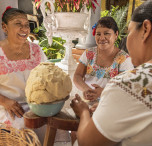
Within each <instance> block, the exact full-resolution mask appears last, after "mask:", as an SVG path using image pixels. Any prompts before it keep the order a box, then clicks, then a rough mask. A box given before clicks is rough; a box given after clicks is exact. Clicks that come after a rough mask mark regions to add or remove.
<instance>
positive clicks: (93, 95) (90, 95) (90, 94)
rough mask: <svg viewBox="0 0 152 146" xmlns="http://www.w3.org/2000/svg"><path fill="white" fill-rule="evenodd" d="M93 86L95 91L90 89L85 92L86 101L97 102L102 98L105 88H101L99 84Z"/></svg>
mask: <svg viewBox="0 0 152 146" xmlns="http://www.w3.org/2000/svg"><path fill="white" fill-rule="evenodd" d="M92 86H93V87H94V88H95V89H88V90H86V91H84V92H83V96H84V98H85V99H86V100H90V101H94V100H96V99H97V98H98V97H100V95H101V93H102V91H103V88H101V87H100V86H99V85H97V84H92Z"/></svg>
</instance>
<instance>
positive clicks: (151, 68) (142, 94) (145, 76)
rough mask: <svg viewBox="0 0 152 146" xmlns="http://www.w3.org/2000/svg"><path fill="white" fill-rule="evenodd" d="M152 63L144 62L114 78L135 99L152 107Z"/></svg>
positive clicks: (115, 82) (113, 80) (113, 81)
mask: <svg viewBox="0 0 152 146" xmlns="http://www.w3.org/2000/svg"><path fill="white" fill-rule="evenodd" d="M151 81H152V65H150V64H143V65H141V66H139V67H138V68H136V69H134V70H132V71H127V72H123V73H121V74H120V75H118V76H116V77H114V78H112V79H111V80H110V82H109V83H114V84H116V85H117V86H119V87H120V88H121V89H123V90H124V91H126V92H127V93H128V94H130V95H131V96H132V97H134V98H135V99H137V100H139V101H140V102H142V103H143V104H145V105H146V106H147V107H148V108H150V109H152V82H151Z"/></svg>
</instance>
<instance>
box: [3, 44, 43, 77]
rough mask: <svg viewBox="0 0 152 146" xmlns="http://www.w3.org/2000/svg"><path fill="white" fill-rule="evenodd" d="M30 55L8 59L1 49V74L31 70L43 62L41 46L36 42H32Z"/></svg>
mask: <svg viewBox="0 0 152 146" xmlns="http://www.w3.org/2000/svg"><path fill="white" fill-rule="evenodd" d="M29 45H30V57H29V59H23V60H13V61H12V60H8V58H7V57H6V56H5V54H2V53H3V50H2V49H1V50H0V51H1V52H2V53H1V56H0V75H5V74H8V73H12V72H18V71H25V70H31V69H33V68H34V67H36V66H37V65H38V64H39V63H40V62H41V52H40V47H39V46H38V45H36V44H34V43H30V42H29Z"/></svg>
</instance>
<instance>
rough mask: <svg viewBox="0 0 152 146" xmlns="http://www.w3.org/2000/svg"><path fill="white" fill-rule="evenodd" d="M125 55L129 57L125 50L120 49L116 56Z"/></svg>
mask: <svg viewBox="0 0 152 146" xmlns="http://www.w3.org/2000/svg"><path fill="white" fill-rule="evenodd" d="M122 55H123V56H126V57H129V54H128V53H127V52H125V51H124V50H120V51H119V52H118V53H117V56H122Z"/></svg>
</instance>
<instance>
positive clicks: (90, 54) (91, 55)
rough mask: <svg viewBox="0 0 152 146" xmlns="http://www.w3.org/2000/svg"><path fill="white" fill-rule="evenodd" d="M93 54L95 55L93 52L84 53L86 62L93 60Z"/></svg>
mask: <svg viewBox="0 0 152 146" xmlns="http://www.w3.org/2000/svg"><path fill="white" fill-rule="evenodd" d="M94 54H95V52H93V51H88V50H87V51H86V56H87V59H88V60H92V59H93V57H94Z"/></svg>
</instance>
